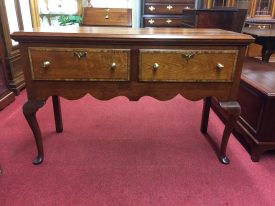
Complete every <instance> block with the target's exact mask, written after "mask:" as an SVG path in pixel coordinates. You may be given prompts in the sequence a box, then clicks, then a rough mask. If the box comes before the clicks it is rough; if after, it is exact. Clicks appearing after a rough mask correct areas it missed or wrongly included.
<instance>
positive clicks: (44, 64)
mask: <svg viewBox="0 0 275 206" xmlns="http://www.w3.org/2000/svg"><path fill="white" fill-rule="evenodd" d="M50 66H51V62H50V61H44V62H43V63H42V68H43V69H47V68H49V67H50Z"/></svg>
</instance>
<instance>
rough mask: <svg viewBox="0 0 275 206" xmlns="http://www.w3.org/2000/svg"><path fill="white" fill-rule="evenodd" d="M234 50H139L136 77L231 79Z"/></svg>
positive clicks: (234, 60) (163, 79)
mask: <svg viewBox="0 0 275 206" xmlns="http://www.w3.org/2000/svg"><path fill="white" fill-rule="evenodd" d="M237 56H238V50H150V49H144V50H140V73H139V79H140V81H164V82H166V81H174V82H232V80H233V76H234V71H235V67H236V61H237Z"/></svg>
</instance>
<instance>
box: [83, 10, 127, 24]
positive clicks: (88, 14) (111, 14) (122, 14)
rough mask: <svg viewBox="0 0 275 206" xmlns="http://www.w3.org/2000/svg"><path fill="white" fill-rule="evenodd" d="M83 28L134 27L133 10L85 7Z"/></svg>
mask: <svg viewBox="0 0 275 206" xmlns="http://www.w3.org/2000/svg"><path fill="white" fill-rule="evenodd" d="M82 18H83V20H82V26H122V27H131V26H132V9H121V8H106V9H105V8H92V7H84V8H83V13H82Z"/></svg>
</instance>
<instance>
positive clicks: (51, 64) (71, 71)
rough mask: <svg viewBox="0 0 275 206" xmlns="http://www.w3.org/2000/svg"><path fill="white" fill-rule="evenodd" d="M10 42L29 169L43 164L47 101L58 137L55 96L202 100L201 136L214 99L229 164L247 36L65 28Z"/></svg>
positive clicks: (223, 158) (222, 155)
mask: <svg viewBox="0 0 275 206" xmlns="http://www.w3.org/2000/svg"><path fill="white" fill-rule="evenodd" d="M12 38H13V39H15V40H17V41H19V42H20V46H21V51H22V56H23V58H22V59H23V64H24V67H25V70H24V71H25V77H26V88H27V91H28V101H27V102H26V103H25V104H24V107H23V111H24V115H25V117H26V119H27V121H28V123H29V125H30V127H31V129H32V131H33V133H34V136H35V140H36V145H37V150H38V156H37V157H36V158H35V160H34V162H33V163H34V164H40V163H41V162H42V161H43V159H44V152H43V143H42V137H41V132H40V129H39V125H38V123H37V120H36V112H37V111H38V110H39V108H41V107H43V105H44V104H45V101H46V100H47V99H48V97H50V96H53V102H54V111H55V112H54V113H55V120H56V131H57V132H62V121H61V111H60V105H59V101H58V96H62V97H64V98H67V99H79V98H80V97H83V96H84V95H85V94H87V93H90V94H91V95H93V96H94V97H95V98H98V99H101V100H108V99H111V98H113V97H116V96H126V97H128V98H129V99H130V100H138V99H140V98H141V97H142V96H152V97H154V98H157V99H159V100H168V99H171V98H173V97H175V96H176V95H178V94H180V95H182V96H184V97H185V98H187V99H190V100H199V99H202V98H205V101H204V107H203V115H202V121H201V132H202V133H206V132H207V125H208V117H209V110H210V100H211V98H210V97H211V96H214V97H216V98H217V99H219V104H220V106H221V107H222V108H223V109H224V110H225V111H226V112H227V113H228V114H229V116H230V118H229V120H228V121H227V123H226V126H225V130H224V134H223V137H222V143H221V149H220V154H219V159H220V161H221V162H222V163H224V164H228V163H229V159H228V158H227V157H226V147H227V142H228V138H229V136H230V133H231V130H232V129H233V125H234V123H235V122H236V118H238V116H239V114H240V106H239V104H238V103H237V102H236V101H235V100H236V98H237V91H238V83H239V79H240V75H241V68H242V62H243V57H244V55H245V50H246V46H247V44H249V43H250V42H252V41H253V38H251V37H250V36H249V35H244V34H240V33H232V32H228V31H223V30H215V29H211V30H209V29H203V30H199V31H198V30H197V29H185V30H184V29H177V28H165V29H163V28H154V29H143V28H140V29H132V28H121V27H118V28H115V27H104V28H100V27H72V28H70V30H68V29H67V28H58V29H56V28H53V29H52V30H51V32H49V28H46V29H43V28H37V29H34V30H33V32H27V33H25V32H22V31H19V32H15V33H13V34H12ZM60 58H62V59H63V61H60Z"/></svg>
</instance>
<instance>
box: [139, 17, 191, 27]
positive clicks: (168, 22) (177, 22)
mask: <svg viewBox="0 0 275 206" xmlns="http://www.w3.org/2000/svg"><path fill="white" fill-rule="evenodd" d="M143 21H144V23H143V26H144V27H185V26H184V25H194V24H195V18H193V16H189V15H188V16H180V17H165V16H162V17H155V16H153V17H150V16H149V17H148V16H146V17H144V18H143Z"/></svg>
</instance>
